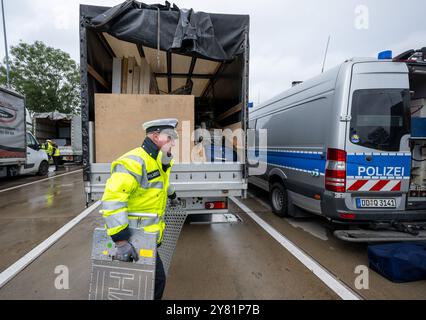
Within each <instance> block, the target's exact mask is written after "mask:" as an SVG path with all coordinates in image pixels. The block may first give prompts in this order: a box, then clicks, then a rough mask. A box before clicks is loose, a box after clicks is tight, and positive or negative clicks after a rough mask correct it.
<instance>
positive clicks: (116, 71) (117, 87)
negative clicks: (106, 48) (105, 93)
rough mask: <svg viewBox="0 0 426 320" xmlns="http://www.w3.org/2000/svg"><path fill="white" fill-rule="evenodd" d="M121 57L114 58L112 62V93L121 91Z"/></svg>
mask: <svg viewBox="0 0 426 320" xmlns="http://www.w3.org/2000/svg"><path fill="white" fill-rule="evenodd" d="M122 60H123V59H121V58H114V59H113V62H112V93H121V74H122V71H121V66H122V63H123V62H122Z"/></svg>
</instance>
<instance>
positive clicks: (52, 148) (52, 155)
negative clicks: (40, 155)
mask: <svg viewBox="0 0 426 320" xmlns="http://www.w3.org/2000/svg"><path fill="white" fill-rule="evenodd" d="M42 149H44V150H45V151H46V153H47V156H48V157H49V159H52V160H53V163H54V164H55V171H57V170H58V164H59V157H60V155H61V154H60V151H59V148H58V146H57V144H56V143H55V142H54V141H52V140H50V139H48V140H46V143H45V144H44V145H42Z"/></svg>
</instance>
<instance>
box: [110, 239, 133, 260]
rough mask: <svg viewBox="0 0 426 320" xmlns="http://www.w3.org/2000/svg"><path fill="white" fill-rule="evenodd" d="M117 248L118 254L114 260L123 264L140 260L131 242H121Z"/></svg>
mask: <svg viewBox="0 0 426 320" xmlns="http://www.w3.org/2000/svg"><path fill="white" fill-rule="evenodd" d="M115 246H116V248H117V252H116V254H115V259H114V260H119V261H123V262H133V261H138V260H139V256H138V253H137V251H136V249H135V247H134V246H133V244H131V243H130V242H127V241H123V242H120V244H116V245H115Z"/></svg>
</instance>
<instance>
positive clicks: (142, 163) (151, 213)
mask: <svg viewBox="0 0 426 320" xmlns="http://www.w3.org/2000/svg"><path fill="white" fill-rule="evenodd" d="M147 139H148V138H147ZM145 144H147V140H145V143H144V146H143V147H141V148H137V149H134V150H132V151H130V152H128V153H126V154H125V155H123V156H122V157H121V158H119V159H118V160H116V161H114V162H113V163H112V165H111V177H110V178H109V179H108V181H107V183H106V186H105V192H104V195H103V198H102V210H101V212H102V214H103V217H104V219H105V222H106V228H107V232H108V235H109V236H111V237H113V239H114V236H115V235H118V234H119V233H120V232H123V230H125V229H127V228H128V226H129V220H139V221H138V223H139V226H141V227H143V229H144V230H145V232H148V233H157V240H158V243H159V244H160V243H161V242H162V239H163V232H164V229H165V223H164V221H163V216H164V213H165V210H166V205H167V198H168V196H169V195H170V194H171V193H173V192H174V191H173V192H172V190H173V188H171V187H170V184H169V176H170V171H171V168H172V166H173V162H172V163H171V164H170V165H169V166H167V167H166V170H165V171H164V166H163V164H162V163H161V158H162V152H161V151H158V150H156V152H154V154H153V153H151V155H150V154H149V153H148V152H147V151H146V150H145V149H144V147H145ZM148 144H151V145H153V142H152V141H150V140H149V141H148Z"/></svg>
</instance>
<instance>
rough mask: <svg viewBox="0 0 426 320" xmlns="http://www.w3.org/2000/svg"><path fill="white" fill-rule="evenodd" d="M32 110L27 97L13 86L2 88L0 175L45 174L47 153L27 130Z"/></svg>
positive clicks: (0, 108) (0, 93)
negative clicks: (28, 108)
mask: <svg viewBox="0 0 426 320" xmlns="http://www.w3.org/2000/svg"><path fill="white" fill-rule="evenodd" d="M27 119H29V112H28V110H27V109H26V108H25V97H24V96H23V95H22V94H20V93H18V92H16V91H14V90H11V89H7V88H3V87H1V88H0V177H13V176H18V175H23V174H39V175H41V176H45V175H47V174H48V172H49V164H48V157H47V154H46V152H44V151H43V150H41V148H40V144H39V143H38V141H37V140H36V139H35V138H34V136H33V135H32V134H31V133H30V132H29V131H28V130H29V129H30V128H28V127H27V125H28V124H27Z"/></svg>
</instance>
